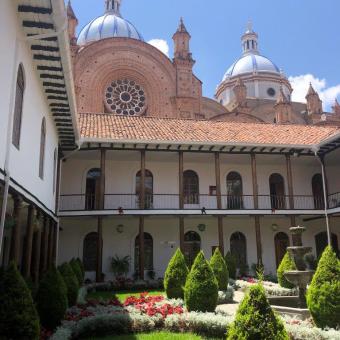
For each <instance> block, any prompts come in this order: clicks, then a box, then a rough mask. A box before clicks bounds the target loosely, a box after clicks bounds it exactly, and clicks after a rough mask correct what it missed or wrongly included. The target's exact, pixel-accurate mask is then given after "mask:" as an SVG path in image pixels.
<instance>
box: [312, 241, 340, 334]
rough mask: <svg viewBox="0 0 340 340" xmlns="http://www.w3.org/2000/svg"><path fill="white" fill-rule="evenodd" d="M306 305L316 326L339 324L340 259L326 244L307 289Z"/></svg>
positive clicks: (336, 325)
mask: <svg viewBox="0 0 340 340" xmlns="http://www.w3.org/2000/svg"><path fill="white" fill-rule="evenodd" d="M307 305H308V309H309V310H310V312H311V314H312V317H313V320H314V322H315V324H316V325H317V326H318V327H321V328H325V327H331V328H337V327H339V326H340V261H339V260H338V259H337V257H336V254H335V252H334V251H333V250H332V248H331V247H330V246H328V247H327V248H326V249H325V250H324V252H323V253H322V256H321V258H320V261H319V264H318V267H317V270H316V272H315V274H314V277H313V280H312V282H311V284H310V286H309V288H308V291H307Z"/></svg>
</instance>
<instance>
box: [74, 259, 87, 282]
mask: <svg viewBox="0 0 340 340" xmlns="http://www.w3.org/2000/svg"><path fill="white" fill-rule="evenodd" d="M76 261H77V262H78V265H79V268H80V270H81V273H82V274H83V280H82V281H83V282H84V279H85V268H84V263H83V261H82V260H81V259H80V258H79V257H78V258H77V259H76Z"/></svg>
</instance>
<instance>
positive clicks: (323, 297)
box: [0, 247, 340, 340]
mask: <svg viewBox="0 0 340 340" xmlns="http://www.w3.org/2000/svg"><path fill="white" fill-rule="evenodd" d="M293 268H294V261H293V260H292V259H291V258H290V257H289V254H288V253H287V254H286V256H285V257H284V258H283V260H282V263H281V265H280V266H279V268H278V273H277V277H278V283H275V282H272V281H268V280H267V278H265V277H264V275H263V270H262V268H261V267H258V268H257V275H255V277H241V278H240V277H239V278H237V277H236V268H235V261H234V259H233V258H232V256H231V255H230V254H227V256H226V257H225V258H224V257H223V256H222V255H221V253H220V251H219V250H218V249H217V250H216V251H215V253H214V255H213V256H212V258H211V259H210V260H209V261H207V260H206V259H205V257H204V254H203V252H200V253H199V254H198V255H197V257H196V259H195V261H194V263H193V265H192V266H191V268H188V266H187V264H186V261H185V258H184V256H183V254H182V253H181V251H180V250H177V251H176V252H175V254H174V256H173V257H172V259H171V260H170V262H169V264H168V267H167V270H166V272H165V276H164V279H163V280H150V281H149V282H147V281H143V282H142V281H140V280H137V281H132V280H129V279H127V278H125V277H124V276H123V277H122V276H120V275H119V276H117V278H116V280H114V281H113V282H105V283H89V282H86V283H84V276H85V273H84V268H83V264H82V262H81V261H80V260H79V259H73V260H71V261H70V262H69V263H64V264H62V265H61V266H60V267H58V268H50V269H49V270H48V272H46V273H45V275H44V277H43V278H42V280H41V281H40V283H39V285H38V287H34V286H33V285H32V284H30V283H27V282H25V280H24V279H23V278H22V277H21V275H20V273H19V271H18V270H17V268H16V266H15V265H14V264H11V265H10V266H9V267H8V268H7V269H6V270H2V271H1V272H0V338H1V339H3V338H4V339H42V340H45V339H52V340H67V339H84V340H85V339H88V340H90V339H94V340H104V339H107V340H108V339H112V340H115V339H126V340H129V339H143V340H144V339H145V340H148V339H150V340H153V339H183V340H185V339H230V340H232V339H279V340H280V339H309V340H314V339H315V340H316V339H340V261H339V259H338V258H337V256H336V254H335V253H334V252H333V250H332V249H331V248H330V247H327V248H326V249H325V251H324V252H323V254H322V257H321V258H320V260H319V262H318V266H317V269H316V272H315V274H314V277H313V279H312V282H311V284H310V285H309V287H308V290H307V294H306V298H307V305H308V309H309V311H310V314H311V317H310V318H308V319H306V320H301V319H299V318H297V317H295V316H294V315H293V316H282V315H279V314H277V313H276V312H275V311H274V310H273V308H272V307H271V305H270V303H269V300H268V298H270V296H273V295H275V296H278V295H279V296H292V295H296V288H295V287H294V286H292V285H291V284H290V283H289V282H288V281H286V279H285V277H284V275H282V273H284V272H285V271H287V270H291V269H293Z"/></svg>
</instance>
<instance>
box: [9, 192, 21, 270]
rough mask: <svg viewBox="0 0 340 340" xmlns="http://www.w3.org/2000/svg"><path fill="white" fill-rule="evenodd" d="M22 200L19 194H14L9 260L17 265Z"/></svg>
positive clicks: (18, 262)
mask: <svg viewBox="0 0 340 340" xmlns="http://www.w3.org/2000/svg"><path fill="white" fill-rule="evenodd" d="M22 207H23V200H22V198H21V197H20V196H14V211H13V217H14V222H15V224H14V226H13V230H12V238H11V249H10V261H14V262H15V263H16V264H17V266H19V264H20V243H21V224H22V220H21V217H22V216H21V215H22Z"/></svg>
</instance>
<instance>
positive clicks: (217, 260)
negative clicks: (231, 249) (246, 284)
mask: <svg viewBox="0 0 340 340" xmlns="http://www.w3.org/2000/svg"><path fill="white" fill-rule="evenodd" d="M210 266H211V269H212V270H213V272H214V275H215V277H216V280H217V283H218V289H219V290H227V288H228V281H229V273H228V268H227V265H226V263H225V261H224V258H223V256H222V254H221V252H220V249H219V248H216V250H215V252H214V255H213V256H212V257H211V259H210Z"/></svg>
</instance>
